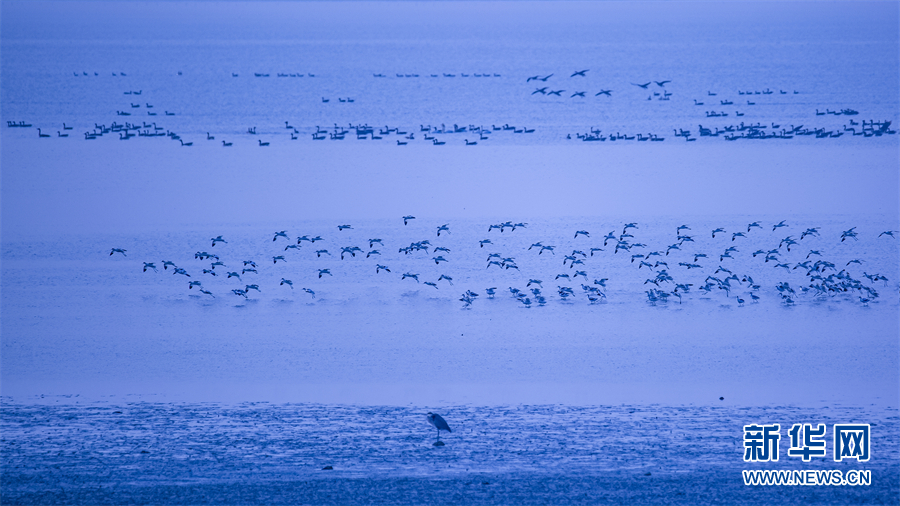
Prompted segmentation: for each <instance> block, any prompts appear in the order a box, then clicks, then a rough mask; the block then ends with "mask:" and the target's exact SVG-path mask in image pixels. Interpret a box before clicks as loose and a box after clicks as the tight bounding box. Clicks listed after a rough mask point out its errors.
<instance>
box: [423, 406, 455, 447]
mask: <svg viewBox="0 0 900 506" xmlns="http://www.w3.org/2000/svg"><path fill="white" fill-rule="evenodd" d="M425 418H426V419H427V420H428V423H430V424H431V425H433V426H434V428H435V429H437V441H436V442H435V443H434V446H444V443H442V442H441V431H442V430H445V431H447V432H453V431H452V430H450V426H449V425H447V421H446V420H444V418H443V417H441V415H436V414H434V413H428V415H427V416H426V417H425Z"/></svg>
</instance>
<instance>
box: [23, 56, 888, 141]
mask: <svg viewBox="0 0 900 506" xmlns="http://www.w3.org/2000/svg"><path fill="white" fill-rule="evenodd" d="M588 72H590V69H583V70H577V71H575V72H573V73H572V74H571V75H570V76H569V79H570V81H569V82H570V83H572V85H573V86H576V87H577V86H578V85H579V84H580V82H579V80H580V79H581V78H584V77H586V76H587V73H588ZM74 74H75V76H80V75H84V76H88V75H90V74H89V73H88V72H82V73H81V74H79V73H78V72H75V73H74ZM178 74H179V75H181V72H179V73H178ZM94 75H95V76H98V75H99V74H98V73H96V72H94ZM254 75H255V76H256V77H269V74H268V73H255V74H254ZM304 75H308V76H309V77H315V74H311V73H310V74H302V73H278V74H277V76H278V77H304ZM113 76H126V74H125V73H124V72H120V73H118V74H117V73H113ZM396 76H397V77H398V78H417V77H419V74H396ZM456 76H457V74H452V73H443V74H442V77H445V78H453V77H456ZM459 76H460V77H470V76H473V77H500V74H496V73H474V74H466V73H461V74H459ZM554 76H555V74H552V73H551V74H548V75H543V76H542V75H535V76H530V77H527V78H526V80H525V82H526V83H531V82H538V83H540V84H539V85H538V87H537V88H536V89H535V90H534V91H532V92H531V95H537V96H541V97H551V96H556V97H560V98H563V94H564V93H569V91H567V90H566V89H563V88H560V89H552V81H550V80H551V79H552V78H554ZM232 77H238V74H236V73H232ZM374 77H376V78H385V77H387V76H386V75H385V74H374ZM430 77H432V78H436V77H439V75H438V74H430ZM548 82H550V83H551V84H547V85H544V84H546V83H548ZM671 82H672V81H671V80H662V81H648V82H646V83H630V84H631V85H632V86H634V87H636V88H639V89H641V90H647V91H649V92H650V95H648V97H647V100H654V99H656V100H661V101H669V100H671V98H672V95H673V94H672V93H671V92H669V91H668V90H667V89H666V88H665V86H666V85H667V84H669V83H671ZM142 93H143V91H142V90H129V91H125V94H126V95H132V96H139V95H141V94H142ZM588 93H589V92H588V91H586V90H581V91H579V90H575V91H573V92H572V93H571V95H569V97H568V98H570V99H584V98H586V96H587V94H588ZM590 93H592V94H593V95H594V96H595V97H602V98H604V99H611V98H612V97H613V93H615V91H614V90H612V89H601V90H599V91H598V92H596V93H593V92H590ZM737 93H738V95H743V96H747V97H750V98H746V107H753V106H756V105H757V102H756V98H752V97H754V96H763V97H764V96H767V95H791V96H792V95H797V94H799V92H798V91H796V90H793V91H792V92H788V91H785V90H778V91H777V92H775V91H774V90H771V89H769V88H766V89H764V90H739V91H738V92H737ZM712 97H716V98H715V99H713V98H712ZM709 100H713V102H710V105H719V106H721V107H726V106H733V105H734V101H733V99H721V98H718V97H717V93H714V92H712V91H707V94H706V96H705V97H704V98H702V99H699V100H698V99H693V101H694V105H695V106H698V107H707V106H705V103H706V101H709ZM742 100H743V99H742ZM330 101H331V99H329V98H325V97H322V102H323V103H328V102H330ZM354 101H355V99H353V98H350V97H347V98H343V97H342V98H338V102H342V103H353V102H354ZM716 101H718V104H715V102H716ZM129 105H130V107H127V108H124V110H118V111H116V114H117V115H118V116H120V117H121V116H124V117H128V116H137V115H144V114H143V113H142V112H141V109H142V108H143V109H144V112H145V113H146V115H145V116H147V117H149V118H148V120H149V122H148V121H147V120H141V121H140V122H136V121H134V122H133V121H124V120H123V121H124V123H118V122H116V121H113V122H112V123H111V124H109V125H107V124H106V123H96V122H95V123H94V126H93V129H92V130H87V131H85V132H84V138H85V139H86V140H94V139H97V138H100V137H102V136H104V135H106V134H118V136H119V137H118V138H119V140H129V139H131V138H134V137H163V138H168V139H171V140H173V141H178V142H179V144H180V146H182V147H190V146H193V145H194V140H188V141H185V140H184V139H182V137H181V135H180V134H178V133H176V132H174V131H171V130H168V129H166V128H164V127H163V126H158V125H157V123H156V122H155V121H154V120H155V119H156V118H155V117H156V116H157V115H158V114H159V113H158V112H157V110H156V109H155V108H154V106H153V104H151V103H149V102H146V101H144V102H141V101H140V100H138V102H137V103H135V102H131V103H130V104H129ZM704 112H705V116H703V117H704V118H725V117H728V116H729V114H730V113H729V112H725V111H722V110H705V111H704ZM163 114H164V115H165V116H175V115H176V113H175V112H170V111H168V110H165V111H164V112H163ZM815 114H816V116H817V117H818V116H826V115H832V116H847V117H848V118H849V124H845V125H843V126H842V127H840V128H833V127H832V128H828V127H821V126H819V127H816V126H809V125H806V124H791V125H782V124H778V123H775V122H768V123H766V124H763V123H761V122H758V121H757V122H756V123H750V122H748V123H745V122H744V121H739V122H737V123H733V124H727V125H718V126H710V125H709V123H707V126H703V124H698V126H697V129H696V136H695V134H694V132H693V131H692V130H691V129H690V128H687V129H685V128H673V129H672V135H673V136H674V137H676V138H679V137H680V138H684V140H685V141H687V142H694V141H696V140H697V139H698V138H699V137H722V138H723V139H725V140H728V141H735V140H739V139H756V140H761V139H792V138H794V137H799V136H810V137H815V138H818V139H825V138H836V137H841V136H843V135H850V136H860V137H881V136H882V135H892V134H896V130H893V129H891V121H888V120H885V121H876V120H862V121H856V120H855V119H853V118H852V117H853V116H856V115H858V114H859V112H858V111H856V110H853V109H850V108H836V109H834V110H832V109H827V108H826V109H825V110H824V111H819V110H818V109H816V112H815ZM743 116H744V113H742V112H740V111H735V112H734V117H735V118H741V117H743ZM62 125H63V126H62V130H57V131H56V136H55V137H68V136H69V132H68V131H69V130H73V127H71V126H68V125H66V123H63V124H62ZM7 126H8V127H10V128H31V127H33V125H31V124H29V123H27V122H25V121H7ZM37 130H38V136H39V137H41V138H49V137H54V136H53V135H52V134H51V133H44V130H43V129H42V128H38V129H37ZM50 131H51V132H52V129H51V130H50ZM276 131H277V129H276ZM534 131H535V128H528V127H525V126H514V125H510V124H509V123H505V124H503V125H497V124H492V125H490V126H488V125H475V124H463V125H460V124H453V125H452V126H451V125H450V124H441V125H440V127H438V126H437V125H431V124H429V125H425V124H420V125H419V127H418V129H411V128H403V127H399V126H393V127H392V126H389V125H385V126H384V127H381V126H374V125H370V124H368V123H357V124H353V123H349V124H347V125H346V126H343V125H338V124H337V123H335V124H333V125H331V126H327V127H323V126H320V125H316V126H315V129H313V128H312V127H311V126H301V127H299V128H297V127H294V126H293V125H291V122H290V121H285V122H284V130H283V132H284V133H286V134H287V135H284V134H282V135H281V136H279V135H277V134H276V135H275V136H274V137H272V136H271V135H269V136H268V137H269V140H265V141H264V140H262V139H259V138H257V139H255V140H256V141H257V145H258V146H259V147H267V146H269V145H270V144H271V143H272V142H273V141H274V140H276V139H278V138H279V137H280V138H289V139H290V140H298V139H300V138H301V137H304V138H305V137H306V136H308V137H309V138H311V139H312V140H314V141H320V140H326V139H329V140H335V141H337V140H344V139H346V138H351V139H352V138H356V139H357V140H382V139H385V138H391V139H392V140H394V141H395V142H396V145H398V146H405V145H408V144H409V143H410V142H417V141H421V142H425V143H430V144H432V145H435V146H442V145H445V144H447V142H448V141H447V139H448V137H446V136H448V135H454V136H456V137H464V138H463V139H461V140H462V141H463V143H462V144H463V145H465V146H475V145H477V144H478V143H479V142H484V141H488V140H490V139H491V136H496V135H498V134H506V133H514V134H529V133H533V132H534ZM269 132H271V131H267V133H269ZM416 134H419V137H418V138H417V137H416ZM245 135H249V136H257V135H259V134H258V133H257V129H256V127H255V126H252V127H248V128H247V130H246V132H245ZM438 136H441V137H438ZM566 138H567V139H570V140H581V141H584V142H595V141H600V142H604V141H612V142H614V141H638V142H640V141H650V142H660V141H664V140H665V139H666V137H665V136H664V135H660V134H657V133H652V132H648V133H646V134H645V133H632V134H630V135H629V134H628V133H621V132H618V131H617V132H615V133H613V132H606V133H604V132H603V130H602V129H601V128H598V127H589V128H588V130H587V131H585V132H578V133H575V134H574V135H573V134H571V133H570V134H567V135H566ZM205 140H207V141H215V140H216V137H215V135H213V134H211V133H210V132H206V139H205ZM459 140H460V139H459V138H457V139H456V140H455V141H454V142H455V143H459ZM219 142H221V144H222V146H223V147H231V146H233V145H234V142H235V141H234V139H229V140H220V141H219Z"/></svg>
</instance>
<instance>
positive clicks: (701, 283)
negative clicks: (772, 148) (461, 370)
mask: <svg viewBox="0 0 900 506" xmlns="http://www.w3.org/2000/svg"><path fill="white" fill-rule="evenodd" d="M402 220H403V224H404V227H403V228H405V226H406V225H408V224H409V223H411V222H413V220H415V216H412V215H407V216H404V217H403V218H402ZM768 226H769V225H763V224H761V223H760V222H752V223H749V224H747V226H746V227H745V228H744V227H742V228H740V229H739V230H731V229H726V228H724V227H718V228H715V229H713V230H712V231H711V232H709V239H705V240H702V239H701V237H700V236H697V235H695V232H694V231H692V228H691V227H690V226H689V225H681V226H679V227H677V229H676V230H675V231H674V234H673V239H671V240H666V239H663V241H664V243H662V244H654V245H652V246H651V245H648V244H644V243H642V242H639V240H638V239H636V238H635V235H636V234H638V233H639V231H640V228H641V226H640V225H639V224H638V223H626V224H624V225H623V226H622V228H621V231H619V232H617V231H616V230H612V231H610V232H609V233H607V234H606V235H604V236H602V237H600V238H599V239H598V238H597V236H596V235H595V236H593V237H592V235H591V232H590V231H588V230H575V231H573V233H572V235H571V239H566V240H562V239H561V238H558V239H557V241H561V243H559V244H554V243H551V242H549V241H546V240H542V241H538V242H531V243H530V245H527V247H526V243H528V242H530V241H525V242H521V241H520V240H518V239H514V237H515V236H514V235H513V234H514V233H515V232H516V230H519V229H527V228H528V223H524V222H513V221H506V222H502V223H495V224H489V225H487V226H486V227H485V231H484V234H485V238H484V239H481V240H479V241H477V244H476V243H475V242H474V241H472V243H471V244H468V243H466V244H459V243H454V244H452V246H453V249H451V248H450V247H448V246H447V245H446V244H447V243H444V244H441V245H438V244H437V243H439V242H444V241H447V239H448V236H449V235H450V234H451V227H450V225H449V224H442V225H440V226H436V227H434V228H433V229H432V232H431V233H432V234H433V236H432V237H425V238H421V239H419V240H416V241H412V242H410V243H409V245H405V241H404V245H400V244H393V245H390V244H385V241H383V240H382V239H380V238H369V239H368V240H366V241H364V242H362V244H363V245H365V246H367V247H366V248H362V247H360V245H354V244H347V245H343V246H339V248H340V250H339V251H338V250H337V249H334V248H332V249H334V251H329V249H328V248H327V247H325V246H323V244H324V245H329V244H336V243H338V241H340V240H341V239H343V238H342V237H341V234H343V233H344V231H348V230H354V228H353V227H352V226H351V225H346V224H342V225H338V226H337V227H336V228H337V234H338V235H337V237H335V236H331V237H329V239H328V240H326V239H323V237H322V236H320V235H315V236H312V235H311V234H308V235H301V236H296V237H294V236H292V235H289V234H288V232H287V231H286V230H281V231H277V232H274V233H273V234H272V236H271V237H272V239H271V241H270V244H271V249H272V251H271V254H270V255H269V256H267V257H264V258H241V259H240V260H237V261H236V262H234V263H233V262H232V260H231V259H230V258H224V257H225V256H226V254H227V253H228V246H227V245H228V241H227V240H226V239H225V238H224V237H223V236H221V235H219V236H216V237H212V238H210V248H209V250H206V249H204V250H198V251H197V252H196V253H194V261H195V262H196V263H195V264H194V265H190V266H179V265H176V264H175V263H174V262H173V261H171V260H163V261H162V262H161V264H160V265H157V263H156V262H152V261H150V262H144V263H143V272H151V271H153V272H157V273H158V272H160V271H159V267H162V269H163V271H165V272H171V273H172V275H173V276H183V277H184V278H187V279H185V282H186V288H187V289H189V290H193V289H194V288H197V290H198V292H199V293H200V294H202V295H205V296H208V297H215V294H214V293H213V292H212V291H211V290H209V289H207V287H205V286H204V282H205V281H206V280H213V279H219V278H224V279H225V280H231V278H235V281H234V282H232V283H235V282H236V283H237V284H238V285H239V286H236V287H233V288H232V287H229V288H230V292H231V293H232V294H233V295H234V296H238V297H241V298H244V299H247V298H250V297H251V296H253V295H254V292H255V294H260V293H262V290H261V288H260V286H259V283H258V282H248V281H252V279H253V278H254V277H256V276H260V270H261V269H263V268H268V269H272V270H275V272H274V273H273V272H272V271H271V270H270V273H269V275H268V276H264V277H262V278H261V279H273V280H274V279H277V278H280V281H279V282H278V287H277V288H276V289H280V290H282V291H288V290H290V291H292V290H294V288H295V284H294V282H293V281H292V280H291V279H290V277H293V276H294V275H296V274H299V273H297V271H293V274H292V273H291V271H289V266H290V265H292V264H294V262H295V261H296V259H297V254H299V252H300V251H301V249H302V248H304V247H307V246H308V247H309V248H308V249H309V250H311V252H310V253H307V254H306V257H305V258H303V257H301V258H300V265H301V266H302V269H303V273H302V274H300V275H301V276H303V277H304V279H311V280H315V282H318V283H317V289H322V288H325V289H327V287H328V280H329V279H334V278H335V273H332V269H335V267H336V266H338V265H341V264H342V263H345V262H366V263H367V264H371V265H369V268H371V269H372V272H373V273H374V275H376V276H388V278H378V279H390V278H391V276H396V278H399V279H398V281H400V282H403V283H409V282H412V281H414V282H415V283H416V284H421V285H422V286H427V287H429V289H434V290H440V288H441V287H442V286H446V287H450V286H454V287H455V286H456V285H454V283H453V277H452V276H451V274H454V275H458V274H457V273H459V272H463V276H465V277H466V279H465V281H466V283H471V282H472V281H474V279H473V276H472V275H471V274H470V273H471V272H472V267H471V265H466V266H464V267H463V266H461V267H463V268H462V269H458V268H457V269H454V267H455V266H454V264H455V263H456V262H457V260H456V258H455V257H456V256H457V255H462V256H463V257H464V258H465V259H466V260H467V261H468V262H471V259H472V258H477V257H483V258H485V264H484V265H485V267H484V269H483V271H482V272H485V273H486V274H485V275H482V276H480V277H481V278H491V277H492V278H493V280H494V281H496V280H497V279H498V278H502V279H503V280H504V281H512V282H513V283H514V284H518V286H509V287H508V291H509V293H510V294H511V296H512V297H513V298H514V299H515V300H517V301H518V302H519V303H521V304H522V306H524V307H531V306H532V305H537V306H543V305H545V304H547V302H548V298H550V297H553V295H552V294H553V293H554V292H555V295H556V297H557V298H558V299H559V300H560V301H569V300H574V299H577V298H579V295H580V296H582V297H584V298H585V299H586V300H587V301H588V302H589V303H590V304H596V303H602V302H605V301H606V300H607V292H608V286H610V285H608V283H610V284H613V283H614V284H615V289H616V290H618V291H619V293H620V292H621V291H622V290H623V289H626V290H627V288H625V287H623V285H626V284H628V283H633V282H634V276H632V277H631V279H624V278H626V277H624V276H623V277H622V278H623V279H621V280H614V281H613V282H612V283H611V282H610V278H609V277H600V276H597V275H596V273H597V272H605V273H607V274H609V272H610V271H615V270H616V269H621V268H631V269H634V271H637V272H647V274H646V279H645V280H644V281H643V283H642V284H641V285H640V290H642V291H644V293H645V295H646V297H647V301H648V302H649V303H650V304H652V305H655V304H658V303H665V302H668V301H669V300H672V299H678V302H679V303H681V302H682V301H683V300H684V298H685V297H687V296H689V295H691V294H695V293H702V294H703V295H704V296H706V297H716V296H718V297H725V298H727V299H729V300H733V301H735V302H737V304H738V305H743V304H744V303H745V302H747V301H748V300H749V301H750V302H758V301H759V300H760V298H761V297H763V296H764V295H762V294H764V293H765V290H764V289H763V287H762V286H761V284H760V283H758V282H756V281H754V279H753V278H754V277H757V278H771V277H772V275H771V273H775V272H782V271H783V273H782V274H777V276H778V277H781V280H780V281H778V282H777V283H776V284H775V285H774V286H772V287H771V288H772V289H774V292H773V293H777V296H778V297H779V298H780V301H781V303H783V304H787V305H791V304H794V303H795V302H797V301H798V300H799V298H800V297H810V298H821V297H834V296H841V295H845V296H846V295H852V296H854V297H856V298H857V299H858V300H859V303H861V304H863V305H867V304H868V303H869V302H871V301H873V300H875V299H877V298H878V297H879V296H880V294H879V292H878V289H879V288H881V287H882V286H887V282H888V281H889V279H888V278H887V277H886V276H884V275H882V274H880V273H869V272H868V271H869V270H870V269H869V268H867V267H866V266H865V265H864V264H865V263H866V262H868V260H865V259H861V258H849V259H848V258H844V257H842V256H840V248H841V247H842V246H841V245H842V244H848V243H854V242H857V241H859V239H860V237H859V235H860V234H859V232H857V231H856V228H857V227H852V228H850V229H847V230H843V231H842V232H841V233H840V234H837V232H829V233H828V234H827V236H823V233H822V232H821V227H812V228H806V229H804V230H799V229H797V230H793V229H792V228H791V224H789V223H787V222H786V221H781V222H779V223H776V224H773V225H771V230H770V231H769V232H768V233H766V230H767V229H766V227H768ZM791 230H793V233H788V232H790V231H791ZM415 233H417V234H420V233H422V229H421V227H420V228H416V229H415ZM492 233H493V234H494V235H492ZM697 233H700V234H703V235H705V234H706V232H699V231H698V232H697ZM519 234H521V232H520V233H519ZM895 234H898V232H897V231H892V230H888V231H884V232H882V233H880V234H879V235H878V236H877V237H874V238H866V240H873V239H874V240H880V241H885V240H895V239H896V238H897V236H896V235H895ZM344 237H347V239H346V240H345V244H346V243H347V242H354V241H359V239H353V238H352V237H349V236H346V235H345V236H344ZM391 237H394V234H392V235H391ZM663 237H664V236H663ZM432 241H434V243H433V242H432ZM648 242H657V243H658V242H659V240H657V241H648ZM811 242H813V243H814V244H811ZM317 243H318V244H317ZM669 243H670V244H669ZM563 244H564V245H565V246H563ZM701 244H702V246H698V245H701ZM217 245H221V246H219V247H216V246H217ZM807 245H810V246H807ZM388 247H390V248H391V249H393V248H398V250H397V253H396V254H393V253H392V251H388V250H387V248H388ZM564 247H565V249H563V248H564ZM710 247H712V248H713V249H709V248H710ZM213 248H215V251H216V252H217V253H211V252H210V251H212V250H213ZM570 248H571V252H570V250H569V249H570ZM382 250H385V253H382ZM126 251H127V250H125V249H123V248H113V249H111V250H110V252H109V255H110V256H112V255H115V254H120V255H122V256H127V253H126ZM289 251H292V252H293V253H290V254H289V253H288V252H289ZM453 251H460V253H456V254H454V253H453ZM823 252H824V253H823ZM219 253H221V255H220V254H219ZM313 254H314V255H315V256H314V257H313ZM401 255H402V256H401ZM517 255H530V256H531V257H533V258H530V259H529V260H528V262H527V263H528V265H527V266H520V265H519V263H517V261H516V256H517ZM738 257H742V258H743V261H741V262H739V263H738V264H737V266H736V264H735V263H734V262H735V259H736V258H738ZM401 259H402V260H401ZM535 259H538V262H540V263H541V265H540V266H539V267H536V265H535ZM748 259H750V260H749V261H750V262H752V263H753V266H752V267H747V260H748ZM225 260H227V261H228V263H227V264H226V262H225ZM560 260H562V262H561V266H560V264H558V263H557V262H559V261H560ZM268 262H271V263H272V265H268V266H266V264H267V263H268ZM394 262H397V263H403V264H405V265H406V268H404V269H402V270H397V271H396V272H395V271H394V270H392V268H391V266H390V265H389V264H393V263H394ZM432 262H433V263H434V265H435V266H437V267H435V268H431V269H429V270H430V273H429V274H426V275H424V276H423V275H422V274H421V269H423V268H424V266H425V265H430V264H431V263H432ZM207 263H208V264H207ZM313 264H319V265H313ZM207 265H208V267H207ZM409 265H416V266H419V267H416V268H412V269H411V268H409ZM554 265H555V266H557V267H556V268H555V270H553V269H554V268H553V267H552V266H554ZM262 266H266V267H262ZM170 268H171V270H170ZM645 268H646V271H644V269H645ZM440 269H444V270H440ZM761 269H768V270H769V271H768V272H769V274H765V271H760V270H761ZM402 271H405V272H402ZM524 271H527V272H524ZM589 271H590V272H592V274H594V275H593V276H589V274H588V272H589ZM859 271H862V272H859ZM337 272H338V277H343V276H348V274H347V273H345V272H343V270H340V271H337ZM438 274H440V275H439V276H438ZM620 274H621V272H620ZM799 274H802V275H803V276H802V278H801V277H800V276H799ZM273 275H274V276H273ZM420 276H422V277H421V278H420ZM547 276H552V277H550V278H548V277H547ZM429 277H430V279H429ZM460 277H462V276H460ZM640 277H644V276H640ZM248 278H249V279H248ZM396 278H395V279H396ZM541 278H543V279H546V280H547V281H549V283H547V284H548V285H556V289H555V290H553V289H552V288H551V290H553V291H550V293H546V292H544V291H543V290H545V288H549V287H545V286H544V283H545V281H544V280H543V279H541ZM579 278H581V279H579ZM798 279H799V280H800V281H799V282H798ZM406 280H410V281H406ZM551 280H552V281H551ZM561 280H562V281H561ZM573 285H574V286H573ZM300 288H301V290H303V291H304V292H305V293H306V294H308V295H309V296H310V297H311V299H315V297H316V292H315V291H314V290H313V289H311V288H308V287H300ZM578 288H580V290H578ZM478 290H483V292H484V295H486V296H487V297H488V298H494V297H495V296H496V295H498V294H499V292H498V290H499V289H498V287H497V286H491V287H486V288H484V287H480V288H478ZM481 295H482V294H481V293H479V292H478V291H474V290H472V289H468V290H466V291H465V292H464V293H463V294H462V296H461V297H460V299H459V300H460V301H461V302H463V304H464V305H463V307H464V308H469V307H470V306H472V304H473V303H474V302H475V301H476V300H477V299H478V297H481Z"/></svg>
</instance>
